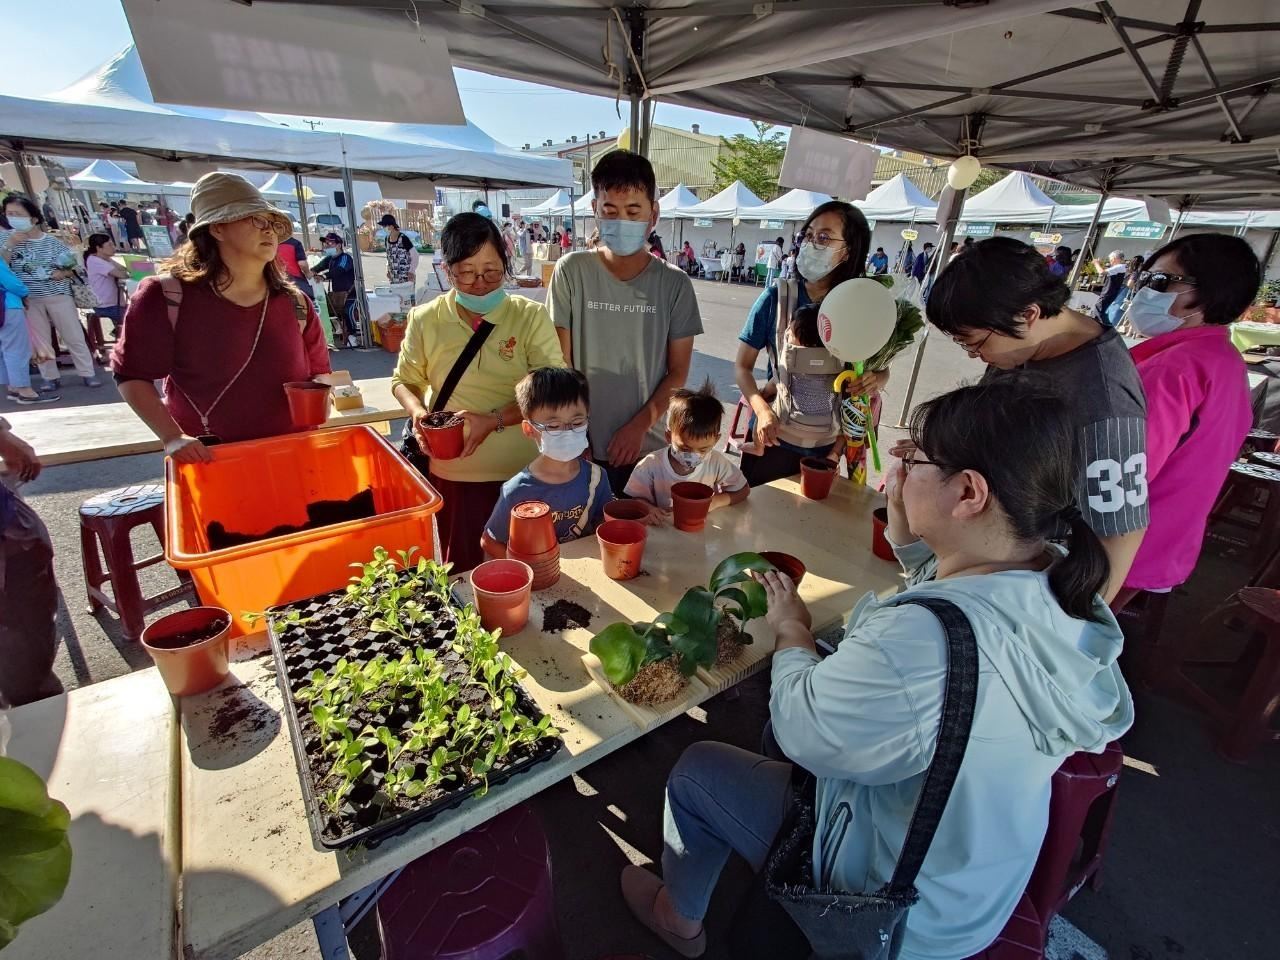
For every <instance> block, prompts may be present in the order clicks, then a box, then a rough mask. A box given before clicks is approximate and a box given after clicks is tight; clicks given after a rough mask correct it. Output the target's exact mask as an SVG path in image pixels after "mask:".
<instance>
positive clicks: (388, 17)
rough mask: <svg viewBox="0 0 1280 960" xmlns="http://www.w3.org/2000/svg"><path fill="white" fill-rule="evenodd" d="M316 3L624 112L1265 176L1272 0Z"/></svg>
mask: <svg viewBox="0 0 1280 960" xmlns="http://www.w3.org/2000/svg"><path fill="white" fill-rule="evenodd" d="M224 2H229V0H224ZM257 2H258V3H264V2H279V0H257ZM321 3H324V4H330V5H334V6H341V7H342V8H343V12H344V15H345V16H352V17H356V16H364V17H368V18H370V19H371V20H373V21H375V22H376V20H378V19H381V22H382V23H383V24H385V25H386V28H387V29H389V30H399V29H402V28H403V24H404V13H405V10H407V9H409V8H410V7H411V6H412V7H415V8H416V15H418V16H419V17H420V22H421V26H422V29H423V30H430V31H432V32H433V33H436V34H438V35H440V36H443V37H444V38H445V40H446V42H447V43H448V45H449V51H450V56H451V58H452V60H453V63H454V64H455V65H456V66H461V67H468V68H470V69H474V70H479V71H481V72H484V73H490V74H496V75H499V76H507V77H513V78H518V79H523V80H532V81H536V82H539V83H546V84H551V85H554V86H557V87H562V88H566V89H570V90H579V91H583V92H586V93H594V94H598V95H601V96H606V97H617V96H624V97H626V96H630V97H631V98H632V99H633V112H632V116H633V127H636V128H637V129H638V128H639V127H640V126H641V125H642V122H643V113H644V112H643V111H640V110H639V109H638V106H636V104H638V103H639V102H640V101H642V100H661V101H663V102H670V103H677V104H682V105H684V106H690V107H698V108H703V109H709V110H713V111H717V112H720V113H726V114H738V113H740V112H741V111H742V110H743V109H744V105H749V109H750V112H751V114H752V116H754V117H756V118H758V119H761V120H767V121H770V122H773V123H779V124H788V125H793V126H794V125H797V124H801V123H803V124H805V125H807V126H809V127H812V128H814V129H818V130H827V131H832V132H835V133H841V134H845V135H848V136H853V137H858V138H860V139H862V140H874V141H875V142H876V143H877V144H879V145H882V146H894V147H900V148H904V149H907V150H914V151H919V152H923V153H928V154H933V155H938V156H946V157H951V156H957V155H960V154H963V153H967V152H972V153H974V154H975V155H977V156H978V157H979V158H980V159H982V160H983V162H984V163H987V164H995V165H1000V166H1006V167H1018V168H1021V169H1025V170H1028V171H1030V172H1033V173H1037V174H1040V175H1044V176H1049V177H1054V178H1057V179H1063V180H1067V181H1069V182H1072V183H1078V184H1083V185H1085V186H1089V187H1091V188H1094V189H1103V190H1105V191H1106V192H1107V193H1113V192H1123V193H1129V194H1144V193H1153V194H1159V195H1165V196H1173V197H1176V198H1179V199H1180V200H1181V198H1195V199H1194V201H1193V202H1194V203H1200V204H1203V203H1212V202H1215V201H1217V200H1218V199H1222V200H1225V202H1228V203H1230V204H1231V206H1233V207H1235V208H1236V209H1239V208H1240V207H1246V206H1249V205H1250V204H1249V201H1248V200H1247V199H1245V198H1248V197H1251V196H1256V195H1259V194H1261V195H1268V196H1270V197H1271V198H1272V199H1271V202H1270V203H1268V204H1266V205H1267V206H1274V205H1276V201H1275V199H1274V198H1275V196H1276V195H1277V194H1280V166H1278V165H1277V156H1276V148H1277V147H1278V146H1280V98H1278V97H1277V96H1276V94H1275V93H1274V92H1272V84H1274V82H1275V81H1276V80H1278V79H1280V44H1277V43H1275V42H1271V38H1273V37H1274V36H1275V35H1276V34H1275V31H1276V30H1277V29H1280V22H1275V19H1276V7H1275V3H1274V0H1234V2H1232V3H1229V4H1227V3H1219V4H1213V5H1208V4H1206V5H1204V6H1203V7H1201V5H1200V4H1198V3H1194V2H1193V3H1191V4H1190V6H1187V5H1181V4H1179V5H1174V4H1171V3H1168V2H1156V0H1112V2H1111V3H1109V4H1099V5H1097V6H1096V7H1093V6H1091V7H1089V8H1087V9H1085V8H1073V7H1070V6H1065V7H1064V4H1063V2H1062V0H1000V2H991V3H986V4H981V5H978V4H957V3H953V2H949V0H920V2H913V3H902V4H883V5H881V4H841V3H834V2H797V3H786V4H782V3H778V4H753V3H747V2H712V0H708V2H693V0H637V2H635V3H631V4H628V5H626V6H625V7H623V6H614V5H612V4H610V3H607V2H604V0H524V2H522V3H520V4H518V5H517V4H514V3H509V2H496V3H489V4H484V5H474V4H453V3H423V2H419V3H416V4H410V3H409V2H408V0H396V2H388V0H315V2H314V3H313V5H312V6H315V5H318V4H321ZM360 8H366V9H365V11H364V12H363V13H361V11H360ZM1184 11H1185V13H1184ZM1179 17H1180V18H1181V21H1180V22H1178V21H1177V19H1176V18H1179ZM1269 19H1270V22H1269ZM633 53H634V59H632V55H633ZM943 64H945V72H943V71H942V68H941V65H943ZM1177 205H1179V206H1185V205H1186V203H1185V202H1179V203H1178V204H1177Z"/></svg>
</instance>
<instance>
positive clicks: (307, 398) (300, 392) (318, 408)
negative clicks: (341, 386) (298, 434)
mask: <svg viewBox="0 0 1280 960" xmlns="http://www.w3.org/2000/svg"><path fill="white" fill-rule="evenodd" d="M332 393H333V387H331V386H329V384H327V383H316V382H315V381H314V380H297V381H294V382H292V383H286V384H285V385H284V395H285V399H287V400H288V401H289V419H290V420H292V421H293V425H294V427H295V428H296V429H298V430H310V429H311V428H312V427H319V426H322V425H323V424H324V422H325V421H326V420H328V419H329V399H330V396H331V394H332Z"/></svg>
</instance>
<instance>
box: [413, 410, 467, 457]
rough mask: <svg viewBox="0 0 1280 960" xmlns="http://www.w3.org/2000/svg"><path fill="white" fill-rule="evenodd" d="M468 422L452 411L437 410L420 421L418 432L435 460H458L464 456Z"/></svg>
mask: <svg viewBox="0 0 1280 960" xmlns="http://www.w3.org/2000/svg"><path fill="white" fill-rule="evenodd" d="M465 423H466V421H464V420H463V419H462V418H461V417H460V416H458V415H457V414H456V413H454V412H453V411H452V410H437V411H436V412H435V413H429V414H427V415H426V416H425V417H423V418H422V420H421V421H419V425H418V430H419V434H420V436H421V438H422V441H423V442H424V443H425V444H426V446H427V453H428V454H429V455H430V456H431V457H432V458H433V459H435V460H456V459H457V458H458V457H460V456H461V455H462V446H463V441H464V437H463V427H464V426H465Z"/></svg>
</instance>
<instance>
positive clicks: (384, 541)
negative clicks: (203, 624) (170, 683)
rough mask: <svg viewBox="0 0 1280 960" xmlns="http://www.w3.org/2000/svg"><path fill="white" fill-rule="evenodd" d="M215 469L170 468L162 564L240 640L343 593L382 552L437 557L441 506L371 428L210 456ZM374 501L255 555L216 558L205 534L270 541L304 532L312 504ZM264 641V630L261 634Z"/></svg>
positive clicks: (251, 444) (227, 447)
mask: <svg viewBox="0 0 1280 960" xmlns="http://www.w3.org/2000/svg"><path fill="white" fill-rule="evenodd" d="M211 449H212V451H213V462H212V463H200V464H186V463H175V462H174V461H173V460H172V459H169V460H166V461H165V534H166V537H165V539H166V545H165V557H166V558H167V559H168V561H169V563H170V564H172V565H173V566H175V567H177V568H179V569H181V570H188V571H190V573H191V577H192V579H193V580H195V585H196V590H197V592H198V593H199V595H200V600H201V602H203V603H205V604H206V605H214V606H219V607H223V608H225V609H226V610H228V611H229V612H230V613H231V614H232V617H233V620H232V633H233V634H235V635H241V634H244V633H248V632H251V630H252V629H253V628H251V627H250V626H249V624H248V623H246V622H245V620H244V617H243V614H244V613H245V612H246V611H254V612H257V611H262V610H265V609H266V608H267V607H270V606H273V605H275V604H277V603H289V602H292V601H294V600H302V599H305V598H306V597H311V596H315V595H316V594H319V593H326V592H328V591H330V590H336V589H338V588H339V587H342V586H345V585H346V583H347V580H348V578H349V577H350V576H351V575H352V573H354V572H355V571H353V570H352V569H351V568H350V566H349V565H350V564H352V563H357V562H364V561H367V560H368V559H369V558H370V557H372V556H373V551H374V548H375V547H379V546H381V547H386V548H387V549H388V550H390V551H392V552H393V553H394V552H395V551H396V550H408V549H409V548H410V547H417V548H418V550H419V555H421V556H426V557H432V556H435V542H436V537H435V521H434V514H435V513H436V511H437V510H439V509H440V507H441V505H442V504H443V501H442V500H441V498H440V494H439V493H437V492H436V490H435V488H433V487H432V486H431V484H429V483H428V482H427V480H426V478H425V477H423V476H422V475H421V474H420V473H418V471H416V470H415V469H414V468H413V467H411V466H410V465H409V464H408V462H407V461H405V459H404V458H403V457H401V456H400V455H399V454H398V453H397V452H396V451H395V449H394V448H393V447H392V446H391V444H389V443H388V442H387V441H386V440H385V439H384V438H383V437H381V436H380V435H379V434H378V433H377V432H376V431H375V430H374V429H373V428H371V427H368V426H355V427H341V428H338V429H333V430H310V431H307V432H305V433H294V434H287V435H285V436H280V437H271V438H268V439H266V440H246V441H243V442H240V443H228V444H223V445H219V446H215V447H212V448H211ZM366 489H372V490H373V502H374V509H375V510H376V511H377V515H376V516H374V517H372V518H369V519H366V520H355V521H350V522H347V523H338V524H333V525H331V526H327V527H318V528H316V529H314V530H304V531H302V532H300V533H292V534H287V535H285V536H281V537H273V538H271V539H268V540H259V541H256V542H255V543H248V544H243V545H241V546H235V547H227V548H224V549H222V550H210V549H209V536H208V532H207V530H208V525H209V524H210V523H211V522H213V521H218V522H221V523H222V524H223V526H224V527H226V529H227V530H232V531H235V532H237V533H256V532H266V531H268V530H270V529H272V528H273V527H277V526H280V525H282V524H289V525H291V526H300V525H301V524H303V523H306V521H307V512H306V507H307V504H308V503H314V502H316V501H320V500H346V499H348V498H350V497H353V496H355V495H356V494H358V493H360V492H362V491H364V490H366ZM259 629H260V628H259Z"/></svg>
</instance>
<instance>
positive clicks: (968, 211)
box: [960, 173, 1058, 223]
mask: <svg viewBox="0 0 1280 960" xmlns="http://www.w3.org/2000/svg"><path fill="white" fill-rule="evenodd" d="M1057 207H1058V204H1057V203H1055V202H1054V201H1053V200H1052V199H1050V198H1049V195H1048V194H1046V193H1045V192H1044V191H1043V190H1041V189H1040V188H1039V187H1038V186H1036V183H1035V181H1034V180H1033V179H1031V177H1029V176H1027V175H1026V174H1025V173H1011V174H1009V176H1007V177H1005V178H1003V179H1002V180H997V181H996V182H995V183H993V184H992V185H991V186H989V187H987V189H985V190H983V191H982V192H981V193H979V194H976V195H975V196H973V197H970V198H969V200H968V202H966V203H965V205H964V212H963V213H961V214H960V219H961V220H969V221H974V220H978V221H982V220H986V221H991V222H993V223H1045V222H1047V221H1048V220H1050V218H1052V217H1053V214H1054V211H1055V210H1056V209H1057Z"/></svg>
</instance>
